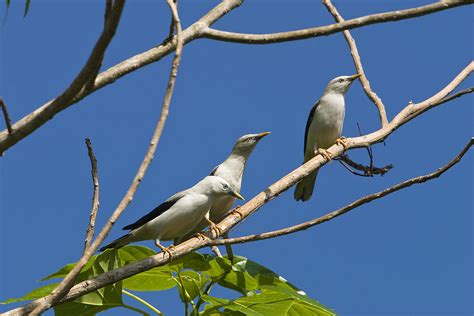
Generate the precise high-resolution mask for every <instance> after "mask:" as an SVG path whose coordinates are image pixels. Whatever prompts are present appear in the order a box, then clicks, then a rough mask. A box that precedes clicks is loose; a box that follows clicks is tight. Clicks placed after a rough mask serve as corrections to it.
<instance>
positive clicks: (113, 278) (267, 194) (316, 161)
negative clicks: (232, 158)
mask: <svg viewBox="0 0 474 316" xmlns="http://www.w3.org/2000/svg"><path fill="white" fill-rule="evenodd" d="M473 68H474V63H470V64H469V65H468V66H467V67H466V68H464V69H463V70H462V71H461V72H460V73H459V74H458V75H457V76H456V77H455V78H454V79H453V80H452V81H451V82H450V83H449V84H448V85H447V86H446V87H444V88H443V89H442V90H440V91H439V92H438V93H437V94H435V95H434V96H432V97H430V98H429V99H427V100H425V101H423V102H420V103H418V104H410V105H408V106H407V107H406V108H404V109H403V110H402V111H401V112H400V113H399V114H398V115H397V116H396V117H395V118H394V119H393V120H392V121H391V122H390V123H389V125H387V127H385V128H381V129H379V130H378V131H376V132H373V133H371V134H367V135H364V136H360V137H355V138H347V139H346V141H347V146H348V148H349V149H350V148H359V147H367V146H368V145H370V144H374V143H378V142H381V141H382V140H383V139H385V138H386V137H388V136H389V135H390V134H391V133H393V131H395V130H396V129H397V128H398V127H400V126H402V125H404V124H406V123H407V122H409V121H410V120H411V119H413V118H415V117H416V116H418V115H419V114H420V113H422V112H425V111H427V110H429V109H432V108H434V107H436V106H437V105H440V104H442V103H444V102H446V101H443V100H445V98H446V96H447V95H448V93H450V92H451V91H453V90H454V89H455V88H456V87H457V86H458V85H459V84H460V83H461V82H462V81H463V80H464V79H465V78H466V77H467V76H469V74H470V73H471V72H472V71H473ZM465 93H467V92H465ZM465 93H463V94H465ZM453 97H454V95H453ZM448 98H450V97H448ZM328 151H329V152H330V154H331V155H332V156H333V157H338V156H339V155H341V154H343V152H344V151H345V148H344V146H343V145H341V144H335V145H333V146H331V147H330V148H328ZM326 163H327V161H326V159H325V158H323V157H322V156H321V155H317V156H315V157H314V158H312V159H311V160H309V161H308V162H306V163H305V164H303V165H301V166H299V167H298V168H296V169H295V170H293V171H292V172H290V173H289V174H287V175H286V176H284V177H283V178H281V179H280V180H278V181H276V182H275V183H273V184H272V185H270V186H269V187H268V188H266V189H265V190H264V191H263V192H260V193H259V194H257V195H256V196H255V197H254V198H252V199H251V200H249V201H248V202H247V203H246V204H244V205H242V206H241V207H239V213H240V214H242V215H243V218H241V216H240V215H239V214H237V213H236V212H234V213H232V212H231V213H230V214H229V215H228V216H227V217H225V218H224V219H223V220H222V221H221V222H220V223H219V224H218V225H217V226H218V227H219V229H220V231H221V232H222V233H225V232H227V231H229V230H230V229H232V228H233V227H234V226H235V225H236V224H238V223H240V222H241V221H242V220H243V219H244V218H246V217H248V216H250V215H251V214H252V213H254V212H256V211H257V210H258V209H259V208H260V207H262V206H263V205H264V204H266V203H268V202H269V201H271V200H272V199H274V198H275V197H277V196H278V195H280V194H282V193H283V192H285V191H286V190H288V189H289V188H290V187H291V186H293V185H295V184H296V183H297V182H299V181H301V180H302V179H303V178H304V177H306V176H307V175H309V174H310V173H312V172H313V171H314V170H316V169H317V168H320V167H321V166H323V165H324V164H326ZM112 220H116V217H114V218H113V219H112ZM108 225H110V227H111V223H110V222H109V224H108ZM99 237H100V236H99ZM99 237H98V239H99ZM102 239H103V238H102ZM102 239H101V240H100V242H101V241H102ZM210 242H211V240H210V239H204V240H203V239H200V238H197V237H194V238H191V239H189V240H187V241H185V242H183V243H181V244H179V245H177V246H176V247H175V248H174V249H173V258H174V259H177V258H180V257H182V256H184V255H186V254H188V253H190V252H193V251H195V250H197V249H200V248H203V247H208V246H209V244H210ZM98 244H99V242H98V240H96V241H94V243H93V244H92V246H91V248H90V250H89V251H91V250H92V249H94V251H95V249H97V247H98ZM169 261H170V258H169V256H168V255H165V254H163V253H161V252H160V253H157V254H156V255H153V256H151V257H149V258H146V259H143V260H139V261H136V262H133V263H131V264H128V265H126V266H124V267H121V268H118V269H115V270H112V271H108V272H106V273H103V274H101V275H98V276H97V277H95V278H93V279H90V280H86V281H83V282H80V283H78V284H76V285H75V286H74V287H72V288H71V289H70V290H69V292H68V293H67V294H66V295H65V296H64V297H63V298H62V299H61V300H60V301H59V302H57V303H62V302H67V301H71V300H74V299H76V298H77V297H80V296H82V295H85V294H87V293H90V292H92V291H95V290H97V289H99V288H102V287H104V286H106V285H108V284H112V283H115V282H118V281H120V280H123V279H126V278H128V277H130V276H132V275H135V274H137V273H140V272H143V271H146V270H149V269H152V268H155V267H158V266H162V265H164V264H166V263H168V262H169ZM84 264H85V262H84ZM46 299H47V297H44V298H40V299H37V300H35V301H33V302H31V303H28V304H26V305H24V306H22V307H20V308H17V309H13V310H11V311H9V312H7V313H6V315H17V314H18V311H21V312H22V313H27V312H28V311H30V310H32V309H33V308H34V307H35V306H37V305H38V304H42V302H43V301H44V300H46ZM57 303H55V304H57Z"/></svg>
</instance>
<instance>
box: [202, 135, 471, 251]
mask: <svg viewBox="0 0 474 316" xmlns="http://www.w3.org/2000/svg"><path fill="white" fill-rule="evenodd" d="M473 144H474V138H471V139H470V140H469V142H468V143H467V145H466V146H465V147H464V148H463V149H462V150H461V152H460V153H459V154H458V155H457V156H456V157H455V158H454V159H453V160H451V161H450V162H449V163H448V164H446V165H445V166H443V167H441V168H438V170H436V171H435V172H433V173H430V174H427V175H423V176H418V177H415V178H412V179H409V180H407V181H404V182H401V183H399V184H397V185H394V186H392V187H390V188H387V189H385V190H383V191H380V192H377V193H373V194H370V195H367V196H364V197H362V198H360V199H358V200H356V201H354V202H352V203H350V204H348V205H346V206H344V207H342V208H340V209H338V210H335V211H333V212H330V213H327V214H326V215H323V216H321V217H318V218H315V219H312V220H310V221H307V222H304V223H301V224H298V225H294V226H291V227H287V228H283V229H279V230H275V231H271V232H266V233H261V234H254V235H248V236H242V237H236V238H228V239H215V240H210V241H209V244H210V245H228V244H242V243H247V242H251V241H257V240H263V239H269V238H275V237H279V236H283V235H288V234H291V233H294V232H297V231H301V230H305V229H308V228H310V227H313V226H316V225H319V224H322V223H324V222H327V221H330V220H332V219H334V218H336V217H338V216H341V215H343V214H345V213H347V212H349V211H351V210H353V209H355V208H357V207H359V206H361V205H364V204H367V203H369V202H372V201H374V200H377V199H380V198H382V197H384V196H386V195H389V194H392V193H394V192H397V191H400V190H402V189H405V188H408V187H410V186H412V185H414V184H419V183H424V182H427V181H429V180H432V179H435V178H438V177H439V176H441V175H442V174H443V173H445V172H446V171H448V170H449V169H450V168H451V167H453V166H454V165H455V164H457V163H458V162H459V161H460V160H461V158H462V157H463V156H464V155H465V154H466V153H467V152H468V150H469V149H470V148H471V146H472V145H473Z"/></svg>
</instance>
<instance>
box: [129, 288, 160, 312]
mask: <svg viewBox="0 0 474 316" xmlns="http://www.w3.org/2000/svg"><path fill="white" fill-rule="evenodd" d="M122 293H123V294H125V295H127V296H130V297H131V298H133V299H134V300H137V301H139V302H140V303H142V304H143V305H145V306H146V307H148V308H149V309H151V310H152V311H154V312H155V313H156V314H157V315H160V316H162V315H163V313H162V312H160V311H159V310H158V308H156V307H155V306H153V305H151V304H150V303H148V302H147V301H145V300H144V299H143V298H141V297H139V296H137V295H135V294H133V293H130V292H129V291H126V290H124V289H122Z"/></svg>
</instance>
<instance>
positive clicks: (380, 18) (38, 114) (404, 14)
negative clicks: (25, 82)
mask: <svg viewBox="0 0 474 316" xmlns="http://www.w3.org/2000/svg"><path fill="white" fill-rule="evenodd" d="M242 2H243V0H223V1H222V2H221V3H220V4H218V5H217V6H216V7H214V8H213V9H212V10H211V11H209V12H208V13H207V14H206V15H205V16H204V17H202V18H201V19H200V20H198V21H197V22H196V23H194V24H192V25H191V26H189V27H188V28H187V29H186V30H184V31H183V42H184V44H187V43H189V42H191V41H193V40H195V39H198V38H212V39H218V40H228V41H233V42H241V43H260V44H269V43H276V42H284V41H290V40H301V39H306V38H312V37H318V36H325V35H330V34H334V33H337V32H342V31H344V30H348V29H354V28H359V27H363V26H366V25H370V24H375V23H384V22H390V21H398V20H403V19H408V18H413V17H417V16H422V15H426V14H431V13H435V12H438V11H442V10H446V9H451V8H454V7H457V6H462V5H468V4H471V3H473V2H474V0H445V1H441V2H437V3H434V4H430V5H427V6H423V7H419V8H413V9H408V10H399V11H393V12H386V13H380V14H373V15H368V16H364V17H360V18H356V19H351V20H347V21H345V22H343V23H337V24H331V25H327V26H322V27H316V28H310V29H306V30H299V31H292V32H285V33H273V34H260V35H253V34H238V33H230V32H223V31H217V30H214V29H208V27H209V26H211V25H212V24H213V23H215V22H216V21H217V20H218V19H220V18H221V17H222V16H224V15H225V14H226V13H228V12H230V11H231V10H233V9H234V8H236V7H238V6H240V5H241V4H242ZM241 35H242V36H241ZM247 35H248V37H247ZM226 36H229V39H226ZM175 49H176V41H175V40H171V41H168V42H166V43H164V44H162V45H158V46H157V47H154V48H152V49H150V50H148V51H145V52H143V53H141V54H138V55H135V56H133V57H130V58H128V59H126V60H124V61H123V62H121V63H119V64H117V65H115V66H113V67H111V68H109V69H107V70H105V71H103V72H102V73H100V74H99V75H98V76H97V79H96V80H95V82H94V86H93V87H91V89H90V90H85V89H83V90H81V91H80V92H79V94H78V95H76V96H75V97H74V98H73V99H72V100H71V101H70V102H68V103H67V104H65V103H64V104H63V106H62V107H58V106H56V105H55V106H53V104H56V103H55V102H56V99H54V100H51V101H49V102H47V103H46V104H44V105H43V106H41V107H39V108H38V109H36V110H35V111H34V112H32V113H30V114H29V115H27V116H25V117H24V118H22V119H21V120H19V121H18V122H16V123H15V124H14V125H13V129H14V130H15V131H16V130H17V129H18V130H20V131H21V132H18V133H14V135H15V136H14V137H10V135H9V134H8V131H2V132H0V152H4V151H5V150H7V149H8V148H10V147H12V146H13V145H15V144H16V143H17V142H18V141H20V140H21V139H23V138H25V137H26V136H28V135H29V134H31V133H32V132H34V131H35V130H36V129H38V128H39V127H41V126H42V125H43V124H45V123H46V122H47V121H48V120H50V119H51V118H52V117H53V116H54V115H56V114H57V113H59V112H61V111H62V110H64V109H66V108H67V107H69V106H71V105H73V104H75V103H77V102H79V101H80V100H82V99H83V98H85V97H87V96H88V95H89V94H91V93H93V92H94V91H96V90H98V89H101V88H103V87H105V86H107V85H109V84H111V83H113V82H115V81H116V80H117V79H119V78H121V77H123V76H125V75H127V74H129V73H131V72H133V71H135V70H137V69H139V68H142V67H144V66H146V65H148V64H150V63H153V62H157V61H159V60H161V59H162V58H163V57H165V56H167V55H168V54H170V53H171V52H173V51H174V50H175Z"/></svg>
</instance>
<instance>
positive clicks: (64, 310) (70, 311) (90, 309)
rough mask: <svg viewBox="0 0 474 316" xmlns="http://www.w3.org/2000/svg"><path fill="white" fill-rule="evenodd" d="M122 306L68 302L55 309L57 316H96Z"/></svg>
mask: <svg viewBox="0 0 474 316" xmlns="http://www.w3.org/2000/svg"><path fill="white" fill-rule="evenodd" d="M119 306H122V305H116V304H106V305H87V304H80V303H75V302H68V303H66V304H60V305H57V306H55V307H54V315H55V316H71V315H74V316H95V315H96V314H97V313H100V312H103V311H105V310H107V309H109V308H113V307H119Z"/></svg>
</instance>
